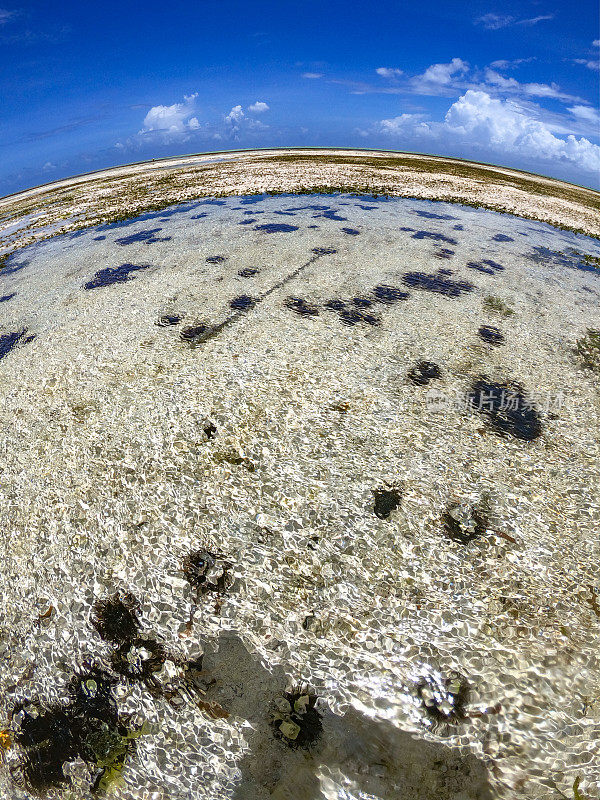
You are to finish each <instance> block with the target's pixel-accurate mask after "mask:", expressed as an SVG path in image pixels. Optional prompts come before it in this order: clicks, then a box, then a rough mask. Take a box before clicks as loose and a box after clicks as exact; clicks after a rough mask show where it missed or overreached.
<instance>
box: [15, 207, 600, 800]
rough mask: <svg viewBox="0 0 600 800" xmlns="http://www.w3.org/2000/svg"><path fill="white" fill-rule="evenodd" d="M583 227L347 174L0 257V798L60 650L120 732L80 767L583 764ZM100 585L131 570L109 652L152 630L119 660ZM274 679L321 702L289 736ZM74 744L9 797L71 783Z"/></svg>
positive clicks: (588, 300)
mask: <svg viewBox="0 0 600 800" xmlns="http://www.w3.org/2000/svg"><path fill="white" fill-rule="evenodd" d="M586 255H588V256H592V257H598V256H600V242H599V241H598V240H596V239H592V238H589V237H584V236H580V235H576V234H572V233H569V232H565V231H561V230H558V229H555V228H552V227H551V226H549V225H545V224H542V223H533V222H530V221H527V220H523V219H519V218H515V217H511V216H508V215H501V214H497V213H494V212H490V211H485V210H477V209H472V208H467V207H463V206H458V205H454V204H448V203H441V202H429V201H422V200H406V199H397V198H396V199H382V198H370V197H364V196H360V197H354V196H347V195H335V196H310V195H304V196H278V197H264V196H258V197H247V198H225V199H219V200H211V199H208V200H202V201H198V202H191V203H186V204H183V205H180V206H175V207H173V208H170V209H167V210H165V211H162V212H158V213H152V214H146V215H142V216H141V217H139V218H137V219H135V220H131V221H129V222H126V223H121V224H113V225H107V226H103V227H96V228H90V229H86V230H83V231H80V232H77V233H75V234H70V235H65V236H61V237H57V238H54V239H52V240H49V241H47V242H44V243H41V244H38V245H35V246H32V247H30V248H27V249H25V250H22V251H20V252H18V253H16V254H15V255H13V256H12V257H11V258H10V259H9V260H8V264H7V266H6V267H4V268H3V269H2V270H0V321H1V327H0V388H1V397H2V411H3V420H4V425H3V436H2V457H1V460H0V536H1V537H2V540H3V558H4V564H3V569H2V574H1V576H0V590H1V592H2V597H3V603H2V606H1V608H0V650H1V655H2V660H1V664H0V687H1V695H0V731H2V733H0V752H2V753H3V762H4V765H0V794H1V796H2V797H6V798H15V800H16V799H17V798H19V800H20V799H21V798H26V797H32V796H34V793H33V791H32V786H31V783H32V780H31V777H32V775H33V774H34V772H35V770H33V768H32V767H31V763H37V764H38V766H39V765H41V767H40V770H41V769H42V767H44V765H45V767H47V764H48V763H49V761H50V755H49V754H51V752H53V751H52V745H51V744H48V741H49V739H48V738H41V739H40V738H39V737H38V739H37V740H36V739H35V736H34V735H33V734H31V730H33V728H31V726H32V725H33V723H31V719H39V718H40V717H42V718H46V719H49V715H50V714H51V712H52V710H53V709H54V711H56V709H57V708H59V709H65V708H67V707H68V708H71V707H72V706H73V702H74V701H73V699H72V698H73V688H72V681H73V676H74V675H77V674H78V673H79V674H86V675H88V677H89V675H90V674H91V673H90V670H92V671H93V669H96V670H97V673H95V674H96V675H97V676H98V675H102V676H104V677H103V678H102V680H106V681H108V682H109V683H110V681H112V683H110V688H109V690H107V691H108V692H109V695H110V698H111V699H110V709H112V710H111V712H110V713H111V714H112V713H113V712H114V714H117V713H118V715H119V720H120V721H119V726H120V728H119V730H120V734H119V735H124V734H123V731H125V730H128V731H130V732H134V733H132V734H131V738H129V739H127V740H126V741H127V743H128V744H127V747H128V748H129V752H128V755H127V757H126V758H125V760H124V766H123V768H122V770H121V769H120V767H121V763H119V769H118V770H115V773H116V772H120V773H121V774H120V775H119V776H118V779H116V780H115V781H114V782H113V783H112V785H111V788H110V791H111V793H112V795H111V796H113V797H118V798H148V800H150V798H153V799H154V798H172V799H173V800H175V798H176V799H177V800H179V799H180V798H181V800H183V798H191V797H194V798H206V799H207V800H221V798H222V799H223V800H225V799H226V798H235V800H265V799H266V798H277V800H284V799H286V800H287V799H288V798H289V800H296V799H297V800H317V798H330V799H331V800H338V798H344V800H346V799H347V800H372V799H373V798H381V800H388V799H391V798H394V800H396V799H399V800H403V798H407V799H408V798H410V800H415V798H419V800H430V799H431V800H434V799H435V800H446V799H447V800H451V799H453V798H456V799H457V800H475V798H477V799H479V798H524V799H525V798H527V799H529V798H531V800H537V799H538V798H544V800H546V798H547V799H548V800H554V799H555V798H556V800H559V798H564V797H569V798H571V797H574V796H576V795H574V789H573V785H574V783H575V785H576V786H578V787H579V788H578V791H580V792H581V794H582V795H583V796H584V797H588V796H589V797H590V798H591V797H596V796H598V793H599V792H600V768H599V766H598V763H599V745H598V743H599V737H600V664H599V661H598V635H599V631H600V583H599V581H598V569H597V565H598V562H599V556H600V543H599V540H598V523H599V522H600V500H599V492H598V487H599V486H600V457H599V456H600V452H599V451H600V439H599V433H600V426H599V402H598V376H597V375H595V374H594V373H593V372H591V371H590V370H587V369H585V368H584V367H583V366H582V364H581V363H580V362H579V360H578V358H577V354H576V348H575V342H576V340H577V339H578V338H580V337H581V336H582V335H583V333H584V332H585V331H586V329H588V328H598V327H599V324H598V321H599V319H600V313H599V312H600V270H599V269H598V268H597V267H595V266H594V265H593V263H592V260H590V259H587V260H586V259H585V256H586ZM86 287H87V288H86ZM490 297H492V298H497V299H498V300H499V301H501V306H500V307H501V308H504V309H509V313H508V314H507V315H504V314H503V313H500V312H498V311H494V310H491V309H490V301H489V300H487V301H486V298H490ZM510 312H512V313H510ZM500 395H502V402H504V401H506V403H507V404H508V405H506V407H505V408H504V407H503V408H502V409H499V408H498V404H499V402H500ZM510 403H512V406H510ZM465 515H466V516H465ZM198 551H204V558H205V564H204V566H205V567H206V571H205V572H202V569H204V567H203V568H202V569H201V570H200V573H198V572H197V573H196V577H198V574H200V578H199V581H198V583H197V584H196V586H195V587H194V586H193V585H192V584H191V583H190V581H189V580H188V578H189V569H188V570H187V573H186V567H185V564H186V557H189V555H190V553H197V552H198ZM188 565H189V562H188ZM186 575H187V577H186ZM115 592H118V593H120V596H121V598H123V597H125V595H126V593H130V594H132V595H133V596H135V598H136V599H137V601H138V602H139V613H138V612H137V611H135V610H134V611H132V614H133V615H134V617H135V616H136V614H137V615H138V617H139V630H138V632H137V634H136V635H137V639H136V642H135V643H134V642H133V635H132V636H131V637H130V639H131V641H130V640H127V641H126V642H125V643H124V644H123V654H124V658H125V660H126V661H127V663H128V664H130V665H132V664H137V665H138V667H139V664H140V663H143V662H144V660H146V661H147V660H148V658H149V656H148V651H149V650H152V648H153V647H154V648H155V649H156V651H157V652H158V649H159V648H162V649H161V653H162V655H161V658H160V659H159V660H160V664H159V665H158V666H157V668H156V669H154V670H153V671H152V672H151V675H150V676H149V677H148V676H146V677H148V679H147V680H146V679H140V674H141V673H139V671H138V673H136V675H133V673H128V674H127V675H125V676H124V675H123V673H122V672H121V673H120V672H119V671H118V669H117V667H119V668H120V667H122V664H121V662H119V661H117V660H116V658H117V656H116V655H115V654H116V651H117V644H116V643H115V641H111V640H110V639H107V638H106V636H105V638H104V639H103V638H102V637H101V635H100V633H99V630H98V625H94V619H95V618H96V617H97V612H98V606H96V610H94V604H97V603H98V601H102V600H106V599H107V598H110V597H112V596H113V594H114V593H115ZM127 602H129V601H127ZM131 602H133V601H131ZM132 608H134V606H132ZM130 645H131V648H130ZM134 651H135V652H134ZM119 652H120V651H119ZM140 652H141V655H140ZM202 654H203V660H202V663H201V662H200V660H199V658H200V656H201V655H202ZM136 659H137V661H136ZM140 659H141V661H140ZM150 663H151V662H150ZM136 668H137V667H136ZM128 669H129V667H128ZM131 669H133V667H131ZM134 672H135V670H134ZM144 674H145V673H144ZM107 676H109V677H107ZM88 682H89V681H88ZM97 684H100V685H102V681H101V680H100V678H98V677H97V678H96V679H95V683H94V685H95V686H96V689H94V690H93V691H98V689H97ZM304 685H306V686H308V687H309V688H308V689H307V690H304V689H303V690H302V691H300V692H299V695H301V696H307V694H310V693H314V694H315V695H316V696H317V697H318V700H317V705H316V708H317V709H318V712H319V714H320V715H321V717H320V723H319V725H320V726H321V727H322V730H321V732H320V735H319V736H317V737H315V740H314V742H312V743H311V744H310V746H309V745H307V746H301V745H299V746H295V747H294V746H290V743H292V744H294V741H295V740H294V739H289V738H286V736H285V735H283V734H282V733H281V729H280V723H281V719H277V713H278V712H277V709H278V708H279V710H280V713H282V712H281V708H285V702H283V703H282V699H283V697H284V692H285V690H286V688H288V689H289V688H291V687H298V686H304ZM86 691H87V690H86ZM86 696H87V695H86ZM94 697H95V695H94ZM94 702H96V701H94ZM69 704H71V705H69ZM92 705H93V703H92ZM301 705H302V703H301ZM78 708H79V707H78ZM86 708H88V706H86ZM88 711H89V708H88ZM82 713H83V712H82ZM86 713H87V712H86ZM90 713H91V712H90ZM94 713H96V712H93V713H91V717H92V718H93V719H95V717H94ZM109 716H110V714H109ZM283 716H284V717H285V719H287V720H288V721H289V714H287V712H285V713H283ZM295 719H296V721H297V720H298V719H300V721H302V719H304V718H303V717H302V714H300V716H296V718H295ZM111 720H112V721H110V722H109V728H110V730H111V731H113V733H114V730H116V728H115V727H114V726H115V725H116V723H115V722H114V719H112V717H111ZM284 721H285V720H284ZM61 724H62V723H61ZM65 724H66V723H65ZM91 724H93V725H96V727H97V723H91ZM27 725H29V726H30V729H27ZM111 725H112V726H113V727H112V728H111V727H110V726H111ZM300 727H302V725H301V726H300ZM67 729H68V731H71V728H68V725H67V728H64V727H63V728H61V727H60V725H58V723H57V724H56V725H55V726H54V728H53V729H52V734H51V736H50V739H51V738H52V736H60V735H61V731H62V735H63V736H67V737H68V736H70V735H71V733H67V734H65V733H64V731H65V730H67ZM26 730H30V733H29V738H28V737H27V735H25V734H24V733H23V731H26ZM106 730H108V729H107V728H103V731H104V732H105V733H106ZM290 730H293V729H290V728H287V731H288V732H289V731H290ZM57 731H58V733H57ZM134 735H135V738H133V737H134ZM44 736H46V734H44ZM115 736H116V734H115ZM300 738H301V737H300ZM103 741H104V740H103ZM90 747H91V746H90V744H89V740H88V744H87V750H86V751H85V752H84V751H81V752H83V756H82V755H81V753H79V755H78V756H77V757H75V756H74V755H73V753H71V754H70V755H69V758H68V759H67V761H66V762H65V764H64V766H62V768H61V769H62V772H64V773H66V774H67V775H69V776H70V783H68V782H67V781H66V780H65V781H62V780H61V778H62V773H61V774H59V775H58V777H57V776H56V775H55V776H54V784H55V785H54V786H50V788H44V790H43V792H42V794H43V796H47V797H69V798H82V797H88V796H90V795H91V789H90V786H91V785H92V784H93V782H94V778H97V777H98V775H99V774H100V773H101V772H102V763H101V759H100V758H99V757H98V758H96V759H95V762H96V765H95V766H94V763H93V759H91V758H90V757H89V752H90ZM94 747H95V749H94V748H92V750H93V751H94V752H95V753H96V755H97V754H98V749H99V746H97V745H94ZM113 749H114V748H113ZM111 752H112V751H111ZM86 754H87V756H88V757H84V756H85V755H86ZM36 760H37V761H36ZM109 760H110V759H109ZM121 760H123V759H121ZM45 767H44V768H45ZM104 768H105V774H106V772H110V770H106V763H104ZM35 774H36V775H37V774H38V773H35ZM107 777H108V776H107ZM115 777H117V776H116V774H115ZM102 791H104V790H103V789H102ZM100 793H101V792H100Z"/></svg>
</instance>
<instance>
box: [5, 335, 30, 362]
mask: <svg viewBox="0 0 600 800" xmlns="http://www.w3.org/2000/svg"><path fill="white" fill-rule="evenodd" d="M26 333H27V328H22V329H21V330H20V331H13V332H12V333H3V334H1V335H0V359H2V358H4V356H6V355H8V354H9V353H10V351H11V350H12V349H13V348H14V347H16V346H17V345H18V343H19V342H20V341H21V339H23V337H24V336H25V334H26Z"/></svg>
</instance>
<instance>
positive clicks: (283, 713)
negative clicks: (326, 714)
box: [271, 687, 323, 747]
mask: <svg viewBox="0 0 600 800" xmlns="http://www.w3.org/2000/svg"><path fill="white" fill-rule="evenodd" d="M316 704H317V696H316V694H314V693H313V692H311V691H310V690H309V689H308V688H306V687H296V688H293V689H291V690H290V691H287V692H284V693H283V697H279V698H277V700H276V701H275V709H274V711H273V714H272V717H271V726H272V728H273V733H274V734H275V736H276V737H277V738H278V739H281V741H283V742H285V743H286V744H287V745H288V746H289V747H310V746H311V745H313V744H314V743H315V742H316V741H317V740H318V739H319V738H320V737H321V734H322V732H323V721H322V716H321V714H320V712H319V710H318V709H317V707H316Z"/></svg>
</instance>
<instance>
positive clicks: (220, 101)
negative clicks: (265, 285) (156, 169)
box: [0, 0, 600, 194]
mask: <svg viewBox="0 0 600 800" xmlns="http://www.w3.org/2000/svg"><path fill="white" fill-rule="evenodd" d="M598 16H599V12H598V3H597V1H596V0H579V2H577V3H573V2H572V0H571V2H568V3H567V2H566V1H565V0H555V1H554V2H553V1H552V0H535V1H534V0H519V1H517V0H514V2H511V0H502V2H499V0H471V2H460V1H457V2H453V3H448V2H441V0H424V2H421V3H414V2H405V0H379V1H378V2H374V3H358V2H354V3H350V2H340V0H319V1H318V2H316V0H304V1H303V2H296V1H295V0H287V2H286V0H279V2H271V1H270V0H258V2H252V0H248V1H247V2H238V0H210V2H208V1H206V0H196V2H182V0H171V2H168V3H167V2H164V0H161V2H155V1H154V0H147V1H146V2H145V3H143V4H139V3H131V2H127V0H122V1H121V2H119V3H117V2H114V0H105V2H103V3H101V4H97V3H85V2H84V3H82V2H81V1H80V2H77V3H74V2H70V0H64V1H63V2H62V3H60V4H59V3H47V2H44V3H42V2H26V1H24V0H23V1H21V2H19V0H16V2H15V3H14V4H12V3H8V2H5V0H0V43H1V47H2V69H1V71H0V109H1V113H0V154H1V158H0V194H6V193H9V192H14V191H18V190H20V189H22V188H26V187H28V186H33V185H36V184H39V183H45V182H47V181H51V180H55V179H57V178H61V177H66V176H68V175H73V174H77V173H80V172H87V171H90V170H95V169H100V168H103V167H106V166H112V165H116V164H124V163H129V162H131V161H140V160H143V159H147V158H153V157H156V158H159V157H163V156H169V155H177V154H180V153H191V152H210V151H215V150H228V149H233V148H244V147H271V146H294V145H297V146H302V145H307V146H343V147H376V148H385V149H392V150H411V151H418V152H426V153H440V154H442V155H451V156H459V157H462V158H472V159H475V160H478V161H486V162H491V163H495V164H501V165H506V166H513V167H518V168H521V169H526V170H531V171H534V172H540V173H542V174H546V175H551V176H555V177H558V178H562V179H564V180H570V181H573V182H575V183H581V184H584V185H587V186H593V187H595V188H600V146H599V145H600V130H599V128H600V116H599V111H598V94H599V75H600V73H599V61H600V29H599V19H598Z"/></svg>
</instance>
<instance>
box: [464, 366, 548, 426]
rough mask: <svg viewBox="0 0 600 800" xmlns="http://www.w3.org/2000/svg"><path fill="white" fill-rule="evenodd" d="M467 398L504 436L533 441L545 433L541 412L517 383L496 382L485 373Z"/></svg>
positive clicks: (472, 406)
mask: <svg viewBox="0 0 600 800" xmlns="http://www.w3.org/2000/svg"><path fill="white" fill-rule="evenodd" d="M468 400H469V405H470V407H471V408H472V409H474V410H476V411H479V412H480V413H482V414H485V415H486V417H487V420H488V424H489V425H490V427H491V428H492V430H493V431H495V432H496V433H498V434H500V435H501V436H512V437H514V438H515V439H522V440H524V441H527V442H531V441H533V440H534V439H537V438H538V436H540V434H541V433H542V422H541V419H540V415H539V414H538V412H537V410H536V408H535V406H534V405H533V403H532V402H531V401H530V400H528V398H527V397H526V396H525V394H524V391H523V388H522V387H521V386H520V385H519V384H517V383H494V382H493V381H491V380H489V379H488V378H487V377H486V376H485V375H483V376H482V377H480V378H478V379H477V380H476V381H475V382H474V383H473V386H472V389H471V392H470V393H469V395H468Z"/></svg>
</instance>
